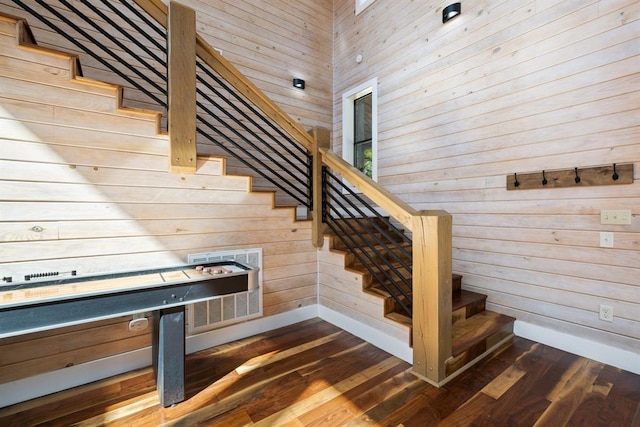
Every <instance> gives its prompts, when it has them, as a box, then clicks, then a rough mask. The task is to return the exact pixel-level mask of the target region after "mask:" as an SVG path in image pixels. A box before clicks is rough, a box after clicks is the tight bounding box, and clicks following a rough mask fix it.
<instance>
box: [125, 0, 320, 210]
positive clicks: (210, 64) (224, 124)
mask: <svg viewBox="0 0 640 427" xmlns="http://www.w3.org/2000/svg"><path fill="white" fill-rule="evenodd" d="M134 1H135V2H136V3H137V4H138V6H140V7H141V8H142V9H144V10H145V11H146V12H147V13H148V14H149V15H150V16H152V17H153V18H154V19H155V20H156V21H157V22H158V23H159V24H160V25H161V26H162V27H164V28H168V26H169V14H170V8H173V7H176V8H178V7H183V6H180V5H177V4H174V2H170V3H169V7H167V6H166V5H165V4H164V3H163V2H162V1H160V0H134ZM195 43H196V55H197V71H198V73H197V77H196V78H197V82H198V84H197V86H196V93H197V107H198V109H197V113H196V114H197V120H198V125H197V133H198V135H199V136H200V138H201V140H204V141H206V142H207V143H209V144H211V145H214V146H216V147H218V148H219V149H221V150H222V151H224V152H225V153H226V154H228V155H229V156H231V157H232V158H234V159H236V160H237V161H238V162H240V163H242V165H244V166H245V167H246V168H249V169H251V170H253V171H254V172H255V173H257V174H258V175H260V176H261V177H262V178H264V179H265V180H266V181H268V182H270V183H271V184H272V185H274V186H276V187H278V188H279V189H280V190H281V191H283V192H284V193H285V194H287V195H288V196H289V197H290V198H291V199H293V200H295V202H297V203H299V204H301V205H303V206H305V207H306V208H307V209H308V210H313V209H314V206H313V197H312V184H313V183H312V173H311V169H312V155H311V152H310V149H311V148H312V146H313V138H312V137H311V136H310V135H309V134H308V133H307V132H306V131H305V130H304V129H303V128H302V127H300V126H299V125H298V124H297V123H296V122H295V121H294V120H293V119H291V118H290V117H289V116H288V115H287V114H286V113H285V112H284V111H282V110H281V109H280V108H279V107H278V106H277V105H276V104H275V103H273V102H272V101H271V100H270V99H269V97H267V96H266V95H265V94H264V93H263V92H262V91H261V90H260V89H258V87H257V86H255V85H254V84H253V83H252V82H251V81H250V80H248V79H247V78H246V77H245V76H244V75H243V74H242V73H240V72H239V71H238V70H237V69H236V68H235V67H234V66H233V65H232V64H231V63H230V62H228V61H227V60H226V59H225V58H224V57H223V56H222V55H221V54H220V53H219V52H218V51H217V50H216V49H214V48H213V47H212V46H210V45H209V44H208V43H207V42H206V41H204V39H203V38H202V37H200V36H198V35H196V40H195Z"/></svg>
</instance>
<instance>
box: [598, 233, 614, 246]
mask: <svg viewBox="0 0 640 427" xmlns="http://www.w3.org/2000/svg"><path fill="white" fill-rule="evenodd" d="M600 247H601V248H612V247H613V233H612V232H610V231H601V232H600Z"/></svg>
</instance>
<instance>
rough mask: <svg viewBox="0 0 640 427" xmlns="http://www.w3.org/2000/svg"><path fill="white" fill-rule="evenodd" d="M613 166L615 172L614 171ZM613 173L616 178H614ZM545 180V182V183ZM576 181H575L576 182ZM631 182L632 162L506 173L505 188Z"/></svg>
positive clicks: (524, 188)
mask: <svg viewBox="0 0 640 427" xmlns="http://www.w3.org/2000/svg"><path fill="white" fill-rule="evenodd" d="M614 167H615V172H614ZM614 174H615V175H617V177H618V178H617V179H614ZM545 181H546V183H545ZM576 181H577V182H576ZM620 184H633V163H622V164H611V165H608V166H596V167H589V168H584V169H581V168H572V169H560V170H545V171H540V172H533V173H523V174H519V173H513V174H511V175H507V190H532V189H540V188H566V187H590V186H593V185H620Z"/></svg>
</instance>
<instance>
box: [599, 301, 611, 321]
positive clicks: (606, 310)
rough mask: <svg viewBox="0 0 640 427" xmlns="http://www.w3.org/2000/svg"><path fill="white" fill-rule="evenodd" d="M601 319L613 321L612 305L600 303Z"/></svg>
mask: <svg viewBox="0 0 640 427" xmlns="http://www.w3.org/2000/svg"><path fill="white" fill-rule="evenodd" d="M600 320H604V321H605V322H613V307H612V306H610V305H604V304H600Z"/></svg>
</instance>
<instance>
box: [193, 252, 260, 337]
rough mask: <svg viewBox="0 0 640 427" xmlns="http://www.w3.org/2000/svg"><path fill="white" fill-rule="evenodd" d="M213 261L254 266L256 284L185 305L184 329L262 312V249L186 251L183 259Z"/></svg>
mask: <svg viewBox="0 0 640 427" xmlns="http://www.w3.org/2000/svg"><path fill="white" fill-rule="evenodd" d="M215 261H237V262H240V263H243V264H246V265H248V266H251V267H258V268H259V269H260V270H259V271H258V288H256V289H250V290H248V291H247V292H238V293H235V294H232V295H224V296H220V297H216V298H214V299H211V300H208V301H203V302H199V303H196V304H190V305H188V306H187V314H188V325H187V333H188V334H190V335H193V334H199V333H201V332H205V331H210V330H213V329H218V328H221V327H223V326H228V325H231V324H234V323H239V322H244V321H246V320H249V319H253V318H256V317H260V316H262V249H261V248H255V249H240V250H235V251H225V252H206V253H200V254H190V255H189V257H188V261H187V262H188V263H189V264H200V263H202V264H205V263H208V262H215Z"/></svg>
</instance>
